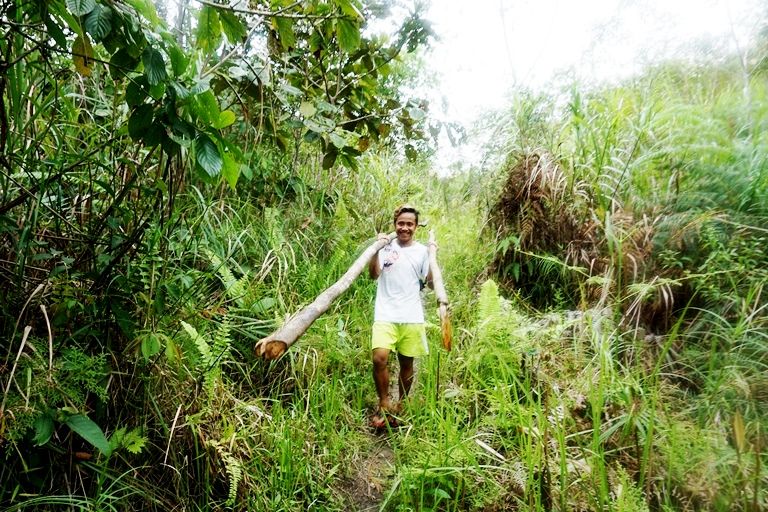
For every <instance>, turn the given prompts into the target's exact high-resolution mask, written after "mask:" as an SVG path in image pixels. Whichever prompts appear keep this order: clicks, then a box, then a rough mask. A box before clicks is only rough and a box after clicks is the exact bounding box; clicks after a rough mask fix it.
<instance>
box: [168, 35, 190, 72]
mask: <svg viewBox="0 0 768 512" xmlns="http://www.w3.org/2000/svg"><path fill="white" fill-rule="evenodd" d="M168 55H169V56H170V57H171V69H173V74H174V76H177V77H178V76H181V75H182V74H184V72H185V71H186V70H187V66H188V65H189V58H188V57H187V55H186V54H185V53H184V51H183V50H182V49H181V48H179V47H178V45H177V44H175V43H171V44H170V45H169V46H168Z"/></svg>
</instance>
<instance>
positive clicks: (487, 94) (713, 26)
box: [427, 0, 768, 165]
mask: <svg viewBox="0 0 768 512" xmlns="http://www.w3.org/2000/svg"><path fill="white" fill-rule="evenodd" d="M761 4H762V5H761ZM766 8H768V7H766V6H765V3H763V2H761V1H760V0H581V1H579V0H432V5H431V8H430V10H429V11H428V14H427V18H428V19H430V20H431V21H432V22H433V28H434V30H435V32H437V34H438V37H440V41H438V42H437V43H436V44H435V45H434V48H433V50H432V51H431V53H430V54H429V55H428V57H427V63H428V65H429V66H430V67H431V68H433V70H434V71H433V72H434V74H435V75H436V76H437V77H438V80H439V85H438V86H437V91H436V93H437V94H438V95H442V98H440V99H444V100H445V101H446V102H447V104H448V112H447V114H446V118H448V119H455V120H458V121H460V122H462V123H464V124H465V125H469V124H471V122H472V121H473V120H474V119H476V117H477V115H478V114H479V113H481V112H482V111H484V110H486V109H490V108H499V107H503V106H504V105H505V95H506V93H507V92H508V91H509V90H510V89H511V88H512V87H514V86H523V87H528V88H532V89H534V90H536V89H541V88H543V87H545V86H546V85H547V84H548V83H550V82H551V81H552V79H553V78H554V77H555V75H556V73H557V72H558V71H560V72H562V71H565V70H569V69H570V70H571V73H573V74H575V75H576V76H579V77H581V78H589V77H591V78H597V79H609V80H610V79H615V78H620V77H626V76H628V75H631V74H633V73H635V72H639V71H640V70H641V69H642V68H643V64H644V63H647V62H649V61H653V60H660V59H663V58H669V57H676V56H681V55H684V54H685V53H684V52H685V51H686V49H685V48H684V47H686V45H688V46H687V50H688V53H690V43H692V42H696V41H700V40H703V39H707V40H711V41H712V43H711V44H714V45H717V46H719V47H726V48H731V49H736V48H740V49H743V48H745V47H747V45H748V43H749V41H750V38H751V37H753V36H754V34H755V33H756V32H757V30H758V29H759V28H760V27H759V26H758V23H759V22H760V21H761V20H762V18H763V17H762V16H761V14H762V13H763V10H764V9H766ZM440 99H438V97H436V98H434V99H433V105H435V106H436V105H437V104H439V102H440ZM444 151H445V148H443V149H441V153H443V152H444ZM446 157H449V155H446V154H443V155H441V158H440V160H441V162H442V164H441V165H447V162H446ZM449 159H450V158H449Z"/></svg>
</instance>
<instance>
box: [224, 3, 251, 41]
mask: <svg viewBox="0 0 768 512" xmlns="http://www.w3.org/2000/svg"><path fill="white" fill-rule="evenodd" d="M219 20H220V21H221V28H222V30H223V31H224V35H226V36H227V41H229V42H230V43H232V44H235V43H239V42H242V41H243V40H244V39H245V35H246V33H247V32H246V30H245V25H244V24H243V22H242V21H241V20H240V18H238V17H237V15H236V14H235V13H234V12H232V11H229V10H226V9H221V10H219Z"/></svg>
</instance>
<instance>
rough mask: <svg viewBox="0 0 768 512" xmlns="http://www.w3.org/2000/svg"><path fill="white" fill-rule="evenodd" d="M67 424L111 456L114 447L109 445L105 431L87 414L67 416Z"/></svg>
mask: <svg viewBox="0 0 768 512" xmlns="http://www.w3.org/2000/svg"><path fill="white" fill-rule="evenodd" d="M66 424H67V426H68V427H69V428H71V429H72V430H73V431H74V432H77V433H78V434H79V435H80V437H82V438H83V439H85V440H86V441H88V442H89V443H91V444H92V445H93V446H94V447H96V448H97V449H98V450H99V451H100V452H101V453H103V454H104V455H107V456H109V454H110V453H112V449H111V448H110V447H109V441H107V438H106V436H105V435H104V432H102V430H101V428H100V427H99V426H98V425H97V424H96V423H94V422H93V420H91V419H89V418H88V417H87V416H84V415H82V414H75V415H74V416H70V417H69V418H67V421H66Z"/></svg>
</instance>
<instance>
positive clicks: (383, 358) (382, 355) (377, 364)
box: [371, 348, 389, 369]
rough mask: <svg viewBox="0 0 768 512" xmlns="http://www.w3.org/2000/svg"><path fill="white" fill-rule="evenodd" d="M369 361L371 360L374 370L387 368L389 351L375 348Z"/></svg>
mask: <svg viewBox="0 0 768 512" xmlns="http://www.w3.org/2000/svg"><path fill="white" fill-rule="evenodd" d="M371 359H372V360H373V367H374V368H376V369H380V368H384V367H386V366H387V360H388V359H389V350H384V349H380V348H377V349H375V350H374V351H373V354H372V355H371Z"/></svg>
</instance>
